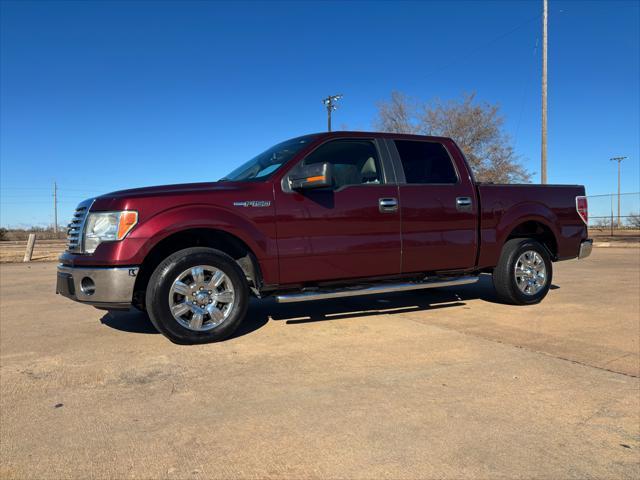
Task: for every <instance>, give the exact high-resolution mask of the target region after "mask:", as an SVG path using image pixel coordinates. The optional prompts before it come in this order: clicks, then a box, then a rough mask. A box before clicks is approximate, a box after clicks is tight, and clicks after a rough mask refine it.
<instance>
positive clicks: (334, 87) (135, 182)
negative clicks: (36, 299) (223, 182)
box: [0, 0, 640, 226]
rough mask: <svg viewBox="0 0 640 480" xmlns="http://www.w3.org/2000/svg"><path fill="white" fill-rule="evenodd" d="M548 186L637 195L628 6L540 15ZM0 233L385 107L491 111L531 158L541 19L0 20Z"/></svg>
mask: <svg viewBox="0 0 640 480" xmlns="http://www.w3.org/2000/svg"><path fill="white" fill-rule="evenodd" d="M549 3H550V18H549V169H548V172H549V181H550V182H552V183H583V184H585V185H586V186H587V190H588V193H591V194H601V193H608V192H611V191H615V189H616V178H617V177H616V170H615V165H614V164H613V163H612V162H609V161H608V158H609V157H611V156H614V155H627V156H628V157H629V159H628V160H626V161H625V162H624V163H623V173H624V175H623V185H622V190H623V191H626V192H637V191H639V190H640V170H639V157H640V141H639V136H640V134H639V131H640V122H639V112H640V98H639V92H640V74H639V64H640V47H639V46H640V7H639V5H640V3H639V2H636V1H629V2H622V1H619V2H618V1H608V2H606V1H603V2H579V1H568V2H567V1H565V2H563V1H559V0H558V1H555V0H551V1H550V2H549ZM0 8H1V14H2V15H1V30H2V32H1V38H0V40H1V42H0V54H1V57H0V61H1V71H0V160H1V165H0V174H1V178H0V189H1V193H0V202H1V208H0V224H2V225H3V226H6V225H19V224H47V223H50V222H51V221H52V216H53V213H52V207H51V204H52V201H51V184H52V182H53V181H54V180H55V181H57V183H58V185H59V196H60V223H66V221H67V220H68V218H69V216H70V214H71V212H72V210H73V208H74V207H75V204H76V203H78V201H80V200H81V199H83V198H85V197H88V196H91V195H96V194H100V193H105V192H107V191H112V190H116V189H121V188H127V187H135V186H145V185H154V184H164V183H175V182H190V181H211V180H215V179H217V178H219V177H221V176H222V175H224V174H225V173H227V172H228V171H230V170H232V169H233V168H234V167H235V166H237V165H238V164H240V163H241V162H243V161H245V160H247V159H248V158H250V157H252V156H254V155H255V154H257V153H259V152H260V151H262V150H264V149H265V148H266V147H268V146H270V145H272V144H274V143H277V142H278V141H281V140H283V139H286V138H289V137H293V136H296V135H300V134H304V133H309V132H315V131H322V130H323V129H325V128H326V116H325V111H324V109H323V106H322V104H321V99H322V98H323V97H324V96H326V95H328V94H333V93H342V94H344V99H343V100H342V102H341V105H340V108H339V110H338V111H337V112H336V114H335V117H334V126H335V127H336V128H339V127H346V128H348V129H351V130H354V129H357V130H369V129H371V128H372V121H373V119H374V117H375V114H376V102H378V101H380V100H384V99H386V98H388V96H389V94H390V92H391V91H392V90H399V91H402V92H404V93H406V94H408V95H411V96H415V97H417V98H420V99H425V100H428V99H430V98H433V97H440V98H442V99H449V98H458V97H460V96H461V94H462V93H464V92H471V91H475V92H477V97H478V99H480V100H486V101H489V102H492V103H499V104H500V105H501V108H502V113H503V114H504V116H505V120H506V125H505V126H506V130H507V132H508V133H509V134H510V135H511V136H512V138H513V143H514V145H515V148H516V150H517V152H518V153H519V154H520V155H521V157H522V161H523V163H524V164H525V165H526V166H527V167H528V168H529V170H531V171H532V172H536V173H535V175H534V177H533V179H534V181H538V180H539V174H538V172H539V158H540V146H539V144H540V48H539V45H540V36H541V20H540V13H541V9H542V2H541V1H519V2H517V1H514V2H507V1H503V2H480V1H471V2H415V3H411V2H407V3H401V2H390V3H385V2H373V3H367V2H315V3H312V2H295V3H258V2H249V3H239V2H234V3H220V2H213V1H212V2H152V1H144V2H121V1H116V2H97V1H92V2H80V1H73V2H54V1H48V2H8V1H3V2H2V3H1V7H0Z"/></svg>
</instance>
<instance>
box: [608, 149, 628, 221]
mask: <svg viewBox="0 0 640 480" xmlns="http://www.w3.org/2000/svg"><path fill="white" fill-rule="evenodd" d="M625 158H627V157H612V158H610V159H609V160H610V161H612V162H618V228H620V164H621V163H622V161H623V160H624V159H625Z"/></svg>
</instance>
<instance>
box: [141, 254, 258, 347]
mask: <svg viewBox="0 0 640 480" xmlns="http://www.w3.org/2000/svg"><path fill="white" fill-rule="evenodd" d="M215 272H221V274H220V273H215ZM218 282H220V284H219V285H217V284H218ZM145 300H146V307H147V311H148V313H149V318H150V319H151V322H152V323H153V325H154V326H155V327H156V329H158V331H159V332H160V333H162V334H163V335H164V336H166V337H167V338H168V339H169V340H171V341H172V342H174V343H178V344H181V345H194V344H200V343H209V342H216V341H220V340H224V339H226V338H229V336H231V335H232V334H233V332H234V331H235V330H236V328H238V326H239V325H240V323H242V321H243V320H244V317H245V315H246V313H247V307H248V305H249V287H248V285H247V281H246V279H245V275H244V273H243V271H242V270H241V269H240V267H239V266H238V264H237V263H236V262H235V260H234V259H233V258H231V257H230V256H229V255H227V254H226V253H224V252H221V251H219V250H214V249H213V248H204V247H194V248H186V249H184V250H180V251H178V252H175V253H173V254H172V255H170V256H168V257H167V258H166V259H165V260H163V261H162V262H161V263H160V265H158V267H157V268H156V269H155V271H154V272H153V274H152V275H151V278H150V279H149V284H148V286H147V292H146V298H145Z"/></svg>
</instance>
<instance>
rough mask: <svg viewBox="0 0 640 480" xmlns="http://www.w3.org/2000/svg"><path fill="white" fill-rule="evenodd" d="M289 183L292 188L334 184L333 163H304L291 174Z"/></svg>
mask: <svg viewBox="0 0 640 480" xmlns="http://www.w3.org/2000/svg"><path fill="white" fill-rule="evenodd" d="M289 185H290V186H291V189H292V190H307V189H312V188H325V187H330V186H332V185H333V175H332V170H331V164H330V163H327V162H324V163H313V164H311V165H303V166H302V167H300V168H298V169H297V171H295V172H293V173H292V174H291V175H290V176H289Z"/></svg>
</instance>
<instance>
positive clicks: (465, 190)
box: [387, 139, 478, 273]
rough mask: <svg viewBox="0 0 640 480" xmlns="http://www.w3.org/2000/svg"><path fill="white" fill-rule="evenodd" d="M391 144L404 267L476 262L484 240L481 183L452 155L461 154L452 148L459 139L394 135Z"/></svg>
mask: <svg viewBox="0 0 640 480" xmlns="http://www.w3.org/2000/svg"><path fill="white" fill-rule="evenodd" d="M387 146H388V147H389V150H390V152H391V156H392V158H393V159H394V162H395V163H394V164H395V167H396V174H397V176H398V182H399V197H400V198H399V200H400V209H401V217H402V272H403V273H408V272H426V271H434V270H450V269H466V268H471V267H473V266H474V265H475V263H476V252H477V244H478V233H477V210H478V206H477V205H476V198H475V187H474V185H473V182H472V180H471V178H470V177H469V174H468V173H467V171H466V170H462V168H458V167H457V166H456V163H455V162H454V160H453V158H452V153H453V154H459V153H458V151H457V150H455V151H453V152H452V150H454V149H455V148H456V147H455V145H454V144H453V142H451V144H450V145H446V144H445V143H442V142H439V141H430V140H413V139H412V140H407V139H391V140H387ZM459 160H460V161H461V162H463V160H462V159H461V158H460V159H459ZM460 166H461V167H462V166H464V165H460Z"/></svg>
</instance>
